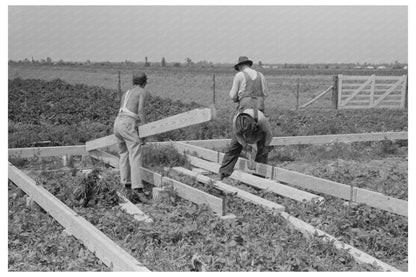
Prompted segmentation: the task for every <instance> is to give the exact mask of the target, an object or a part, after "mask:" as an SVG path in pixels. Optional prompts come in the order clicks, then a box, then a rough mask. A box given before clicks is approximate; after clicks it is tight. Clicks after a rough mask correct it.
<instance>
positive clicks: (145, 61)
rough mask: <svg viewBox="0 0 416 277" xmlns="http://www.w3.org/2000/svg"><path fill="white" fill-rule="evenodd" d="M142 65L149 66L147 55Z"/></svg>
mask: <svg viewBox="0 0 416 277" xmlns="http://www.w3.org/2000/svg"><path fill="white" fill-rule="evenodd" d="M144 66H145V67H149V66H150V63H149V62H148V61H147V57H145V58H144Z"/></svg>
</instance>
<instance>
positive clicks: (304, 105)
mask: <svg viewBox="0 0 416 277" xmlns="http://www.w3.org/2000/svg"><path fill="white" fill-rule="evenodd" d="M333 88H334V87H333V86H330V87H329V88H327V89H326V90H324V91H323V92H321V93H320V94H319V95H318V96H316V97H315V98H314V99H312V100H310V101H308V102H306V103H305V104H303V105H302V106H300V107H299V108H301V109H303V108H306V107H307V106H309V105H311V104H313V103H315V102H316V101H317V100H318V99H320V98H321V97H323V96H324V95H325V94H327V93H328V92H330V91H332V89H333Z"/></svg>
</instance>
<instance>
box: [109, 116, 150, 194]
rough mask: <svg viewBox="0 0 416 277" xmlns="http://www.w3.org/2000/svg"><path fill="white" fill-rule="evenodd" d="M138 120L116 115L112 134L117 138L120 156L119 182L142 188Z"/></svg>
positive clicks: (140, 144)
mask: <svg viewBox="0 0 416 277" xmlns="http://www.w3.org/2000/svg"><path fill="white" fill-rule="evenodd" d="M138 122H139V121H138V120H137V119H134V118H132V117H130V116H126V115H120V114H119V115H118V116H117V118H116V120H115V122H114V135H115V137H116V139H117V148H118V154H119V156H120V160H119V169H120V183H121V184H122V185H125V184H131V187H132V188H143V184H142V176H141V170H140V168H141V166H142V151H141V150H142V149H141V148H142V143H141V140H140V137H139V133H138Z"/></svg>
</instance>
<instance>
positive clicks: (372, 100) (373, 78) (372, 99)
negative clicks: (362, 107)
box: [369, 74, 376, 108]
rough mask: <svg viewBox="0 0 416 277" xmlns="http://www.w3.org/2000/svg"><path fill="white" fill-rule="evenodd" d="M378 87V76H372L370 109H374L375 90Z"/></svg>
mask: <svg viewBox="0 0 416 277" xmlns="http://www.w3.org/2000/svg"><path fill="white" fill-rule="evenodd" d="M375 86H376V75H374V74H373V75H371V91H370V104H369V107H370V108H373V107H374V89H375Z"/></svg>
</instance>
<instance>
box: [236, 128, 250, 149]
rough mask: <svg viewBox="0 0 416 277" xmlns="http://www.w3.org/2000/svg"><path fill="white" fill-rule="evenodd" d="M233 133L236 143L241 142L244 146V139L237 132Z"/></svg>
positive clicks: (245, 144)
mask: <svg viewBox="0 0 416 277" xmlns="http://www.w3.org/2000/svg"><path fill="white" fill-rule="evenodd" d="M234 134H235V138H236V139H237V141H238V143H239V144H241V146H243V148H244V147H246V146H247V142H246V140H245V139H244V137H243V136H242V135H241V134H240V133H239V132H234Z"/></svg>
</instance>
